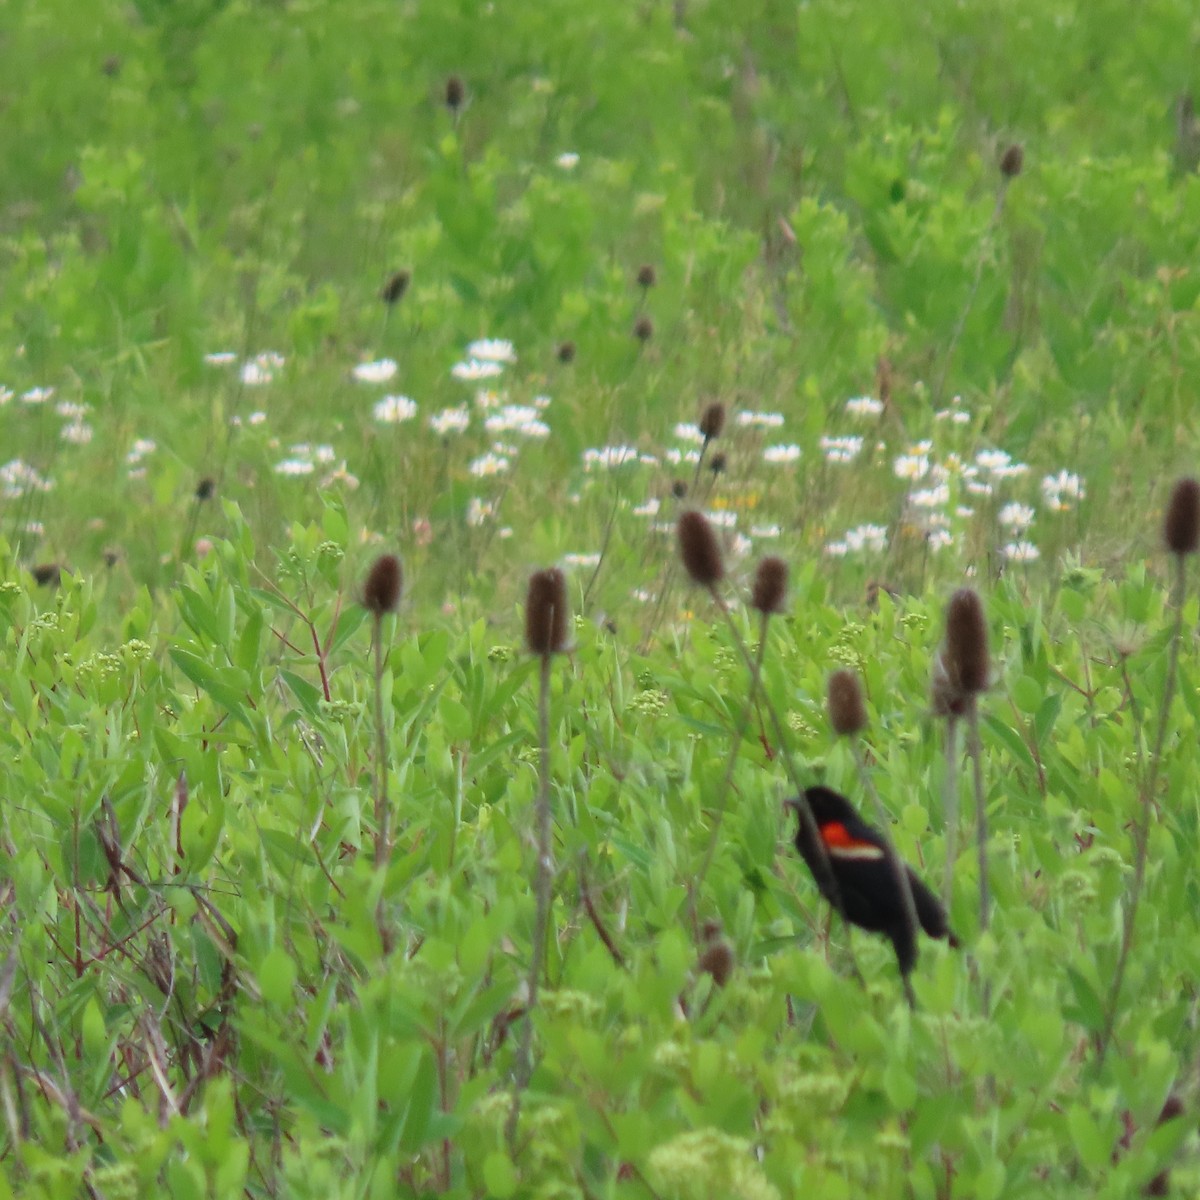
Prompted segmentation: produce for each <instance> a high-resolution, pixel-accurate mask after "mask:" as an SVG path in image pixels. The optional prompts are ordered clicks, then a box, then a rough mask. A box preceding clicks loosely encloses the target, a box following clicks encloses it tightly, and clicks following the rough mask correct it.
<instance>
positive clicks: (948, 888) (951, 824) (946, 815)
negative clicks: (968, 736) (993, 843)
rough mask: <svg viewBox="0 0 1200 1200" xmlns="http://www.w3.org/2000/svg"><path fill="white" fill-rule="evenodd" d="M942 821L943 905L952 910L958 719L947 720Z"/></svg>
mask: <svg viewBox="0 0 1200 1200" xmlns="http://www.w3.org/2000/svg"><path fill="white" fill-rule="evenodd" d="M942 819H943V820H944V821H945V823H946V867H945V871H944V872H943V874H942V903H943V904H944V905H945V906H946V911H947V912H948V911H949V910H950V900H951V897H952V896H953V894H954V866H955V862H956V860H957V858H958V718H957V717H955V716H954V714H953V713H952V714H950V715H949V716H948V717H947V718H946V774H945V777H944V778H943V780H942Z"/></svg>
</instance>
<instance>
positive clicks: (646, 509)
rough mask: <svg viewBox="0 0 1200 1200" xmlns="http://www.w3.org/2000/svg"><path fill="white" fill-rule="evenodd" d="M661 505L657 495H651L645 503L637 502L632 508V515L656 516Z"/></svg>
mask: <svg viewBox="0 0 1200 1200" xmlns="http://www.w3.org/2000/svg"><path fill="white" fill-rule="evenodd" d="M661 507H662V505H661V503H660V502H659V499H658V497H657V496H651V497H650V499H649V500H647V501H646V503H645V504H639V505H638V506H637V508H635V509H634V510H633V515H634V516H635V517H657V516H658V510H659V508H661Z"/></svg>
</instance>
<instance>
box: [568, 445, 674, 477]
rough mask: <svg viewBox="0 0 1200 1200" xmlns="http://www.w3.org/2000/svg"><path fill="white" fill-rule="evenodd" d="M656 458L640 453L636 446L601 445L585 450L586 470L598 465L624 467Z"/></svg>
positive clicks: (652, 461)
mask: <svg viewBox="0 0 1200 1200" xmlns="http://www.w3.org/2000/svg"><path fill="white" fill-rule="evenodd" d="M655 461H656V460H655V459H654V458H653V456H651V455H643V454H641V453H639V451H638V449H637V447H636V446H601V447H599V448H598V449H589V450H585V451H584V452H583V466H584V470H587V471H591V470H593V469H594V468H596V467H600V468H602V469H606V470H607V469H609V468H611V467H623V466H625V465H626V464H627V463H637V462H640V463H651V464H653V463H654V462H655Z"/></svg>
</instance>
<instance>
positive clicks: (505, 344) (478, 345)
mask: <svg viewBox="0 0 1200 1200" xmlns="http://www.w3.org/2000/svg"><path fill="white" fill-rule="evenodd" d="M467 357H468V358H473V359H476V360H478V361H479V362H492V363H515V362H516V361H517V355H516V351H514V350H513V344H512V342H509V341H505V340H504V339H503V338H480V339H479V340H478V341H476V342H472V343H471V344H470V345H469V346H468V347H467Z"/></svg>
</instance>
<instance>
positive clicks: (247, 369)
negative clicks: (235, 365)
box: [241, 350, 286, 387]
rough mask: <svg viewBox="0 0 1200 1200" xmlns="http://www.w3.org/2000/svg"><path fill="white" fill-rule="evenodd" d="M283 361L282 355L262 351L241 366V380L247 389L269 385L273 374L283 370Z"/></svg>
mask: <svg viewBox="0 0 1200 1200" xmlns="http://www.w3.org/2000/svg"><path fill="white" fill-rule="evenodd" d="M285 361H286V360H285V359H284V357H283V355H282V354H279V353H277V352H276V351H274V350H264V351H262V353H260V354H256V355H255V356H254V357H253V358H251V359H249V360H248V361H247V362H244V363H243V364H242V373H241V380H242V382H243V383H244V384H245V385H246V386H247V387H260V386H261V385H262V384H264V383H270V382H271V380H273V379H274V378H275V372H276V371H280V370H282V369H283V365H284V362H285Z"/></svg>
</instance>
